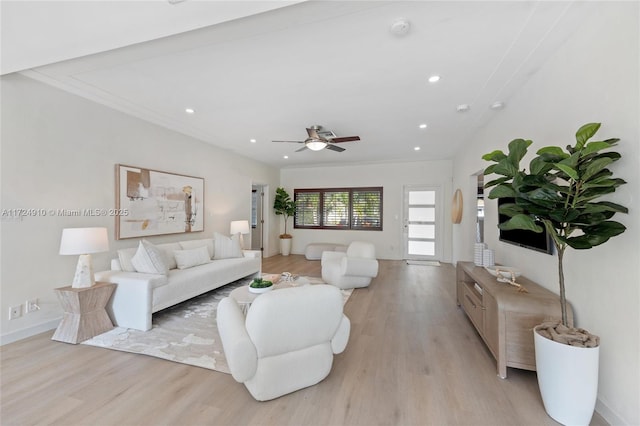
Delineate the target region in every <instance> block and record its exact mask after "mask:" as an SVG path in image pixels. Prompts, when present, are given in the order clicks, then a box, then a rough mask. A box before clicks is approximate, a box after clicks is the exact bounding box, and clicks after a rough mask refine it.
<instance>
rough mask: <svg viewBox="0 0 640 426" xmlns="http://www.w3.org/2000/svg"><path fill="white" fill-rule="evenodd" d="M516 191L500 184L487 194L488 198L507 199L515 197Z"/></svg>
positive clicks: (509, 186)
mask: <svg viewBox="0 0 640 426" xmlns="http://www.w3.org/2000/svg"><path fill="white" fill-rule="evenodd" d="M515 196H516V191H515V190H514V189H513V188H512V187H511V185H508V184H500V185H498V186H496V187H495V188H493V189H492V190H491V192H489V198H490V199H492V200H493V199H495V198H507V197H515Z"/></svg>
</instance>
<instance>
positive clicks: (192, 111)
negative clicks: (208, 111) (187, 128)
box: [184, 108, 196, 114]
mask: <svg viewBox="0 0 640 426" xmlns="http://www.w3.org/2000/svg"><path fill="white" fill-rule="evenodd" d="M184 112H186V113H187V114H195V112H196V110H195V109H193V108H185V109H184Z"/></svg>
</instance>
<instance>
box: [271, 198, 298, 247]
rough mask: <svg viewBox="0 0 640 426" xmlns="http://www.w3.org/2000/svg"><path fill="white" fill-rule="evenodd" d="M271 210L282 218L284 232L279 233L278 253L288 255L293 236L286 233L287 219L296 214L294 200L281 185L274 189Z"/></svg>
mask: <svg viewBox="0 0 640 426" xmlns="http://www.w3.org/2000/svg"><path fill="white" fill-rule="evenodd" d="M273 210H274V212H275V214H276V215H278V216H280V215H281V216H282V217H283V219H284V233H283V234H280V253H281V254H282V255H283V256H289V253H291V238H293V237H292V236H291V235H290V234H287V221H288V220H289V217H291V216H293V215H295V214H296V202H295V201H294V200H292V199H291V196H290V195H289V193H288V192H287V191H286V190H285V189H284V188H282V187H279V188H278V189H276V198H275V200H274V202H273Z"/></svg>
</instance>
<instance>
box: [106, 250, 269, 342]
mask: <svg viewBox="0 0 640 426" xmlns="http://www.w3.org/2000/svg"><path fill="white" fill-rule="evenodd" d="M155 247H157V248H158V249H160V251H161V252H162V253H163V254H164V257H165V260H166V262H167V265H166V266H167V268H168V271H167V273H166V275H165V274H162V273H153V274H151V273H141V272H136V270H135V268H134V267H133V266H132V264H131V259H132V258H133V257H134V256H135V255H136V252H137V250H138V247H133V248H130V249H121V250H118V258H117V259H113V260H112V261H111V270H109V271H101V272H97V273H96V274H95V277H96V281H101V282H110V283H115V284H117V286H116V289H115V291H114V293H113V296H112V297H111V300H110V301H109V303H108V305H107V312H108V313H109V316H110V317H111V320H112V321H113V323H114V324H115V325H117V326H119V327H127V328H134V329H137V330H142V331H146V330H150V329H151V325H152V322H151V317H152V314H153V313H154V312H158V311H160V310H162V309H165V308H168V307H170V306H173V305H175V304H177V303H180V302H183V301H185V300H188V299H190V298H192V297H195V296H198V295H200V294H202V293H206V292H207V291H210V290H214V289H216V288H218V287H222V286H223V285H225V284H229V283H231V282H233V281H236V280H238V279H240V278H243V277H248V276H260V273H261V268H262V260H261V253H260V251H252V250H242V251H240V249H239V246H238V252H239V254H238V255H239V256H241V257H233V258H224V259H216V258H215V253H214V252H213V251H214V249H213V248H214V240H213V239H201V240H189V241H181V242H177V243H169V244H158V245H157V246H155ZM196 247H207V249H208V250H209V253H210V257H213V259H212V260H210V261H209V262H208V263H204V264H201V265H198V266H193V267H189V268H186V269H178V267H177V266H178V263H177V262H176V259H175V256H174V253H175V251H182V252H183V253H184V250H186V249H189V248H196Z"/></svg>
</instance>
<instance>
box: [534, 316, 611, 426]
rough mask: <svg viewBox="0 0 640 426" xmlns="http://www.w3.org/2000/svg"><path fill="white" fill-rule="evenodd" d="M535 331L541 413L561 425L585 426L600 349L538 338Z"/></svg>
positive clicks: (592, 400) (593, 402)
mask: <svg viewBox="0 0 640 426" xmlns="http://www.w3.org/2000/svg"><path fill="white" fill-rule="evenodd" d="M536 328H537V327H536ZM536 328H534V329H533V335H534V343H535V351H536V370H537V374H538V386H539V387H540V394H541V395H542V402H543V403H544V409H545V410H546V411H547V414H548V415H549V416H551V418H553V419H554V420H556V421H557V422H559V423H562V424H563V425H588V424H589V422H590V421H591V417H592V416H593V410H594V408H595V405H596V397H597V395H598V357H599V353H600V348H599V347H596V348H579V347H575V346H569V345H565V344H562V343H558V342H554V341H553V340H549V339H547V338H545V337H542V336H541V335H539V334H538V333H537V332H536Z"/></svg>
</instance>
